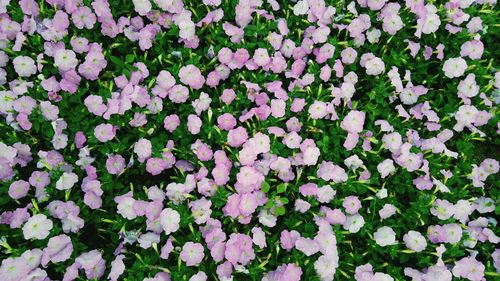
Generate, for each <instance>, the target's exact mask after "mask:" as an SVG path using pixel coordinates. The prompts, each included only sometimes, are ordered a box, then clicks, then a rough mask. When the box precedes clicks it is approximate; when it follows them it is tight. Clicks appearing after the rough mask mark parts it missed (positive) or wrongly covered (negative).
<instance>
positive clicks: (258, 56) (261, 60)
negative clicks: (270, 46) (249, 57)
mask: <svg viewBox="0 0 500 281" xmlns="http://www.w3.org/2000/svg"><path fill="white" fill-rule="evenodd" d="M253 61H254V62H255V64H256V65H258V66H265V65H266V64H268V63H269V62H271V59H270V58H269V54H268V53H267V50H266V49H264V48H258V49H257V50H255V52H254V54H253Z"/></svg>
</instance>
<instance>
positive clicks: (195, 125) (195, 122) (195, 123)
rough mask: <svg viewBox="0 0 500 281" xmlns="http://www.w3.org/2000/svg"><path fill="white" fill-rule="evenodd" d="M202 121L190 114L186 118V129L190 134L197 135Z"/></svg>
mask: <svg viewBox="0 0 500 281" xmlns="http://www.w3.org/2000/svg"><path fill="white" fill-rule="evenodd" d="M201 125H202V121H201V119H200V117H198V116H196V115H194V114H190V115H188V118H187V127H188V130H189V132H190V133H191V134H193V135H197V134H198V133H199V132H200V129H201Z"/></svg>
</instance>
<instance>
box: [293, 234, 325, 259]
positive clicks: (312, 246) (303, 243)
mask: <svg viewBox="0 0 500 281" xmlns="http://www.w3.org/2000/svg"><path fill="white" fill-rule="evenodd" d="M295 248H296V249H297V250H299V251H301V252H302V253H304V254H305V255H306V256H308V257H309V256H312V255H314V254H316V253H317V252H318V251H319V244H318V243H317V242H316V241H315V240H313V239H310V238H305V237H299V238H298V239H297V240H296V241H295Z"/></svg>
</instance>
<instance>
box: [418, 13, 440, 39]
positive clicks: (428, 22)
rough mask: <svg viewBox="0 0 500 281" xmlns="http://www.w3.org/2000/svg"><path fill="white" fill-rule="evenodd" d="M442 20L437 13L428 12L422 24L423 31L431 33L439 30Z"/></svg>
mask: <svg viewBox="0 0 500 281" xmlns="http://www.w3.org/2000/svg"><path fill="white" fill-rule="evenodd" d="M439 25H441V20H440V19H439V16H438V15H437V14H427V16H426V17H425V20H424V23H423V25H422V33H424V34H430V33H433V32H435V31H436V30H438V28H439Z"/></svg>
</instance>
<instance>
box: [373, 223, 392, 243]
mask: <svg viewBox="0 0 500 281" xmlns="http://www.w3.org/2000/svg"><path fill="white" fill-rule="evenodd" d="M373 238H374V239H375V242H376V243H377V244H378V245H380V246H382V247H385V246H390V245H394V244H396V233H395V232H394V230H393V229H392V228H390V227H388V226H382V227H380V228H379V229H377V231H375V233H373Z"/></svg>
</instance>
